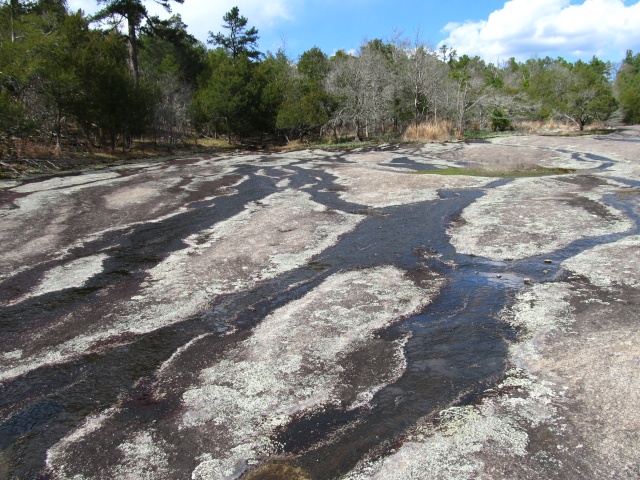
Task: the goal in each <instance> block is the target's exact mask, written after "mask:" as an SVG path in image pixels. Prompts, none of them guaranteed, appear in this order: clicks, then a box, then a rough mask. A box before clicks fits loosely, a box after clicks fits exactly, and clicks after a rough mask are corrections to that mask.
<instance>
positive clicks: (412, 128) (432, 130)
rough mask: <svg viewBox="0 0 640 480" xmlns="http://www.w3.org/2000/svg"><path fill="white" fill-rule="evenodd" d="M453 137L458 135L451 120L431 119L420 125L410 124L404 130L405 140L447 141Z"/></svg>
mask: <svg viewBox="0 0 640 480" xmlns="http://www.w3.org/2000/svg"><path fill="white" fill-rule="evenodd" d="M452 137H456V138H457V137H458V135H457V132H455V131H454V128H453V124H452V123H451V122H450V121H449V120H440V121H435V122H434V121H429V122H423V123H420V124H418V125H409V127H408V128H407V130H406V131H405V132H404V139H405V140H417V141H420V142H446V141H448V140H451V138H452Z"/></svg>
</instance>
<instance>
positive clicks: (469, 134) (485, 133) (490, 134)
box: [464, 130, 517, 140]
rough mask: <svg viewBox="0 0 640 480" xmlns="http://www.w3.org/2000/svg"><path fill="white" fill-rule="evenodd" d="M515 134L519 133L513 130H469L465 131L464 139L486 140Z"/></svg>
mask: <svg viewBox="0 0 640 480" xmlns="http://www.w3.org/2000/svg"><path fill="white" fill-rule="evenodd" d="M513 135H517V133H516V132H512V131H502V132H496V131H493V130H467V131H465V132H464V139H465V140H486V139H487V138H499V137H512V136H513Z"/></svg>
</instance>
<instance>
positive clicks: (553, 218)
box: [448, 178, 633, 260]
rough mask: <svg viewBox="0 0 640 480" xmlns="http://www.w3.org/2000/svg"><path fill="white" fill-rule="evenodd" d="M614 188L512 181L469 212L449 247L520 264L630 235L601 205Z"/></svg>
mask: <svg viewBox="0 0 640 480" xmlns="http://www.w3.org/2000/svg"><path fill="white" fill-rule="evenodd" d="M611 188H613V187H607V186H595V187H593V188H592V189H590V191H588V192H585V191H584V189H582V188H580V187H579V186H576V185H574V184H571V183H569V182H565V181H559V180H556V179H554V178H535V179H529V178H527V179H524V178H522V179H517V180H514V181H513V182H511V183H509V184H507V185H504V186H501V187H497V188H493V189H491V190H489V191H488V192H487V194H486V195H485V196H484V197H482V198H480V199H479V200H477V201H476V202H475V203H473V204H472V205H470V206H469V207H467V208H465V209H464V210H463V212H462V215H461V219H462V220H463V222H459V223H457V224H455V225H453V226H451V227H450V228H449V231H448V233H449V235H450V237H451V243H452V244H453V245H454V247H455V248H456V250H457V251H458V252H460V253H466V254H474V255H479V256H483V257H487V258H491V259H493V260H506V259H522V258H527V257H531V256H535V255H542V254H544V253H548V252H552V251H554V250H557V249H559V248H562V247H564V246H566V245H568V244H570V243H571V242H573V241H574V240H578V239H580V238H583V237H589V236H597V235H605V234H611V233H619V232H624V231H627V230H629V229H631V228H632V227H633V223H632V222H631V221H630V220H628V219H627V218H626V217H625V216H624V215H623V214H622V212H620V211H617V210H616V209H614V208H612V207H610V206H608V205H605V204H603V203H600V202H599V201H598V200H599V198H600V196H601V195H603V194H604V193H607V192H609V191H611Z"/></svg>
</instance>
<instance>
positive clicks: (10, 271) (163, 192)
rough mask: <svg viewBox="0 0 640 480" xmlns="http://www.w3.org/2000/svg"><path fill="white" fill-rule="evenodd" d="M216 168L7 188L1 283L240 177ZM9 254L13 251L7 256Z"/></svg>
mask: <svg viewBox="0 0 640 480" xmlns="http://www.w3.org/2000/svg"><path fill="white" fill-rule="evenodd" d="M232 171H233V169H231V168H223V167H216V168H212V169H211V170H210V171H209V172H207V173H208V175H207V177H206V178H205V179H203V178H201V177H200V176H199V175H198V174H197V172H194V171H192V170H188V169H186V170H184V171H181V172H179V173H174V174H170V172H166V171H158V167H149V166H146V167H145V168H140V169H137V170H136V172H135V173H134V174H132V175H125V174H124V173H117V172H112V171H105V172H101V173H86V174H82V175H78V176H72V177H62V178H54V179H49V180H43V181H39V182H38V181H37V182H32V183H26V184H24V185H20V186H17V187H13V188H10V189H7V190H6V191H5V194H6V195H7V196H8V197H9V199H10V202H7V203H6V204H4V205H3V206H4V207H5V208H2V209H0V221H1V222H2V226H3V228H2V229H1V230H0V250H2V251H3V252H5V253H4V254H2V255H0V281H1V280H4V279H6V278H9V277H11V275H15V274H16V273H18V272H19V271H22V270H24V269H26V268H28V267H30V266H34V265H36V264H38V263H39V262H43V261H48V260H53V259H63V258H64V257H65V255H66V254H67V253H68V250H69V249H70V248H72V247H73V246H78V245H82V244H83V242H87V241H91V240H93V239H96V238H99V237H101V236H103V235H104V234H105V233H106V232H107V231H114V230H117V229H123V228H126V227H128V226H131V225H135V224H138V223H141V222H148V221H153V220H158V219H159V218H161V217H166V216H169V215H173V214H175V213H177V212H179V211H182V210H184V209H185V208H186V204H187V203H188V202H190V201H195V200H202V199H204V198H207V197H212V196H218V195H221V194H226V193H228V191H229V190H227V189H228V188H229V187H230V186H233V185H237V184H238V183H239V182H241V181H242V177H241V176H239V175H234V174H232ZM9 252H11V253H10V254H9Z"/></svg>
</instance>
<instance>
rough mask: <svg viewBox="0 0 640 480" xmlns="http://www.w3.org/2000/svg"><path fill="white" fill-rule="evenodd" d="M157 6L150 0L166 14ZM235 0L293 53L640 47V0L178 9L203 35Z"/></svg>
mask: <svg viewBox="0 0 640 480" xmlns="http://www.w3.org/2000/svg"><path fill="white" fill-rule="evenodd" d="M68 3H69V7H70V8H71V9H73V10H75V9H77V8H82V9H83V10H85V12H87V13H92V12H93V11H95V10H96V8H97V7H96V2H95V1H94V0H68ZM154 5H155V4H154V3H153V2H151V1H149V2H147V6H148V7H149V9H150V10H152V11H154V12H155V13H158V14H161V16H166V14H165V13H164V12H163V11H162V10H161V9H158V7H157V6H154ZM233 6H238V7H239V8H240V13H241V14H242V15H244V16H245V17H247V18H248V19H249V25H250V26H255V27H256V28H258V30H259V34H260V41H259V44H260V49H261V50H262V51H276V50H277V49H278V48H280V47H282V46H283V45H284V46H285V50H286V52H287V54H288V55H289V56H290V57H291V58H294V59H296V58H297V57H298V56H299V55H300V54H301V53H303V52H304V51H305V50H308V49H309V48H311V47H313V46H317V47H320V48H321V49H322V50H323V51H324V52H325V53H327V54H329V55H331V54H333V53H334V52H335V51H337V50H339V49H344V50H347V51H355V50H357V48H358V46H359V45H360V44H361V43H362V42H363V41H364V40H365V39H369V40H370V39H374V38H381V39H383V40H389V39H391V38H392V37H393V36H394V33H401V34H402V36H403V37H405V38H407V39H410V40H415V39H416V37H417V36H419V38H420V40H421V41H423V42H425V43H426V44H427V45H430V46H432V47H433V48H438V46H439V45H441V44H443V43H446V44H447V45H449V46H451V47H453V48H455V49H456V50H457V51H458V53H459V54H462V53H467V54H469V55H479V56H481V57H483V58H484V59H485V60H487V61H489V62H494V63H495V62H499V61H504V60H507V59H508V58H510V57H512V56H513V57H516V59H518V60H524V59H526V58H530V57H532V56H536V55H537V56H539V57H544V56H546V55H549V56H551V57H556V56H562V57H564V58H566V59H569V60H575V59H578V58H581V59H585V60H588V59H590V58H591V57H592V56H593V55H597V56H598V57H600V58H602V59H605V60H611V61H619V60H621V59H622V58H623V57H624V52H625V51H626V50H627V49H632V50H634V52H638V51H640V0H509V1H504V0H502V1H497V0H475V1H472V0H444V1H443V0H440V1H436V0H422V1H415V0H410V1H394V2H391V1H388V0H235V1H233V0H232V1H220V0H184V4H183V5H177V4H176V5H175V7H174V9H173V10H174V12H176V13H180V14H181V15H182V18H183V21H184V22H185V23H186V24H187V25H188V26H189V28H188V30H189V32H190V33H192V34H193V35H194V36H196V37H197V38H198V39H200V40H202V41H206V39H207V36H208V32H209V31H213V32H214V33H215V32H218V31H221V30H222V28H221V25H222V16H223V15H224V13H225V12H227V11H229V10H230V9H231V8H232V7H233Z"/></svg>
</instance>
